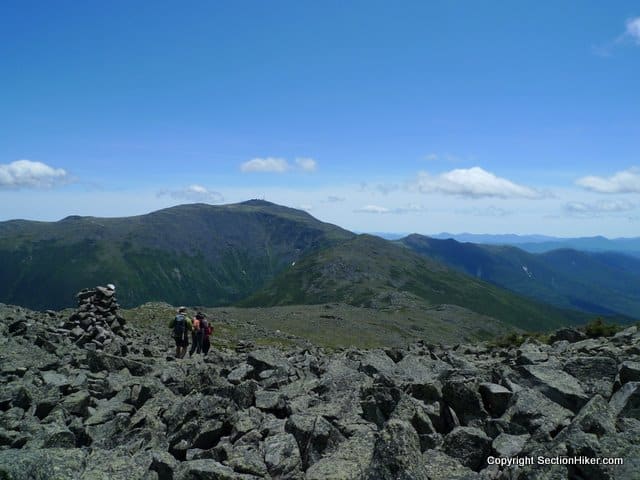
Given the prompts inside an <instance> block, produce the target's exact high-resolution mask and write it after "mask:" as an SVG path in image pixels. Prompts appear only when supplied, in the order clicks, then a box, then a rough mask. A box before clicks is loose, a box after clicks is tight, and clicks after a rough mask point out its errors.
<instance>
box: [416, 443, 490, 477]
mask: <svg viewBox="0 0 640 480" xmlns="http://www.w3.org/2000/svg"><path fill="white" fill-rule="evenodd" d="M422 459H423V463H424V467H425V470H426V472H427V475H428V477H429V479H430V480H479V479H480V478H481V477H480V475H479V474H477V473H476V472H474V471H473V470H471V469H470V468H468V467H465V466H464V465H462V464H461V463H460V462H459V461H458V460H457V459H455V458H452V457H450V456H449V455H447V454H446V453H444V452H441V451H439V450H427V451H425V452H424V453H423V454H422Z"/></svg>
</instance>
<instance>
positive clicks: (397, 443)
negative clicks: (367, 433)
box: [365, 419, 429, 480]
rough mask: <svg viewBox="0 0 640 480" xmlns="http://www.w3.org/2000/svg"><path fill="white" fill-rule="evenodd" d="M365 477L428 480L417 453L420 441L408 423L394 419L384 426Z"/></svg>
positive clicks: (394, 479) (392, 479)
mask: <svg viewBox="0 0 640 480" xmlns="http://www.w3.org/2000/svg"><path fill="white" fill-rule="evenodd" d="M365 477H366V478H368V479H369V478H370V479H374V478H375V479H380V480H409V479H424V480H428V478H429V477H428V474H427V470H426V468H425V465H424V463H423V462H422V456H421V453H420V439H419V438H418V434H417V433H416V431H415V430H414V429H413V427H412V426H411V425H410V424H409V423H408V422H404V421H402V420H396V419H392V420H389V421H388V422H387V424H386V425H385V428H384V429H383V430H382V431H381V432H380V433H379V435H378V438H377V440H376V443H375V447H374V452H373V459H372V461H371V464H370V466H369V469H368V470H367V473H366V476H365Z"/></svg>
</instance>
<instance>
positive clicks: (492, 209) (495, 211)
mask: <svg viewBox="0 0 640 480" xmlns="http://www.w3.org/2000/svg"><path fill="white" fill-rule="evenodd" d="M456 213H460V214H463V215H473V216H474V217H506V216H507V215H512V214H513V213H514V212H513V211H512V210H506V209H504V208H500V207H496V206H494V205H489V206H488V207H486V208H471V209H463V210H457V211H456Z"/></svg>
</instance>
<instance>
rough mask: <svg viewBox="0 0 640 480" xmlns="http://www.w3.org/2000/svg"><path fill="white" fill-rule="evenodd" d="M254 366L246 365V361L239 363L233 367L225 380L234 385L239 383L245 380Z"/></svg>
mask: <svg viewBox="0 0 640 480" xmlns="http://www.w3.org/2000/svg"><path fill="white" fill-rule="evenodd" d="M253 370H254V368H253V367H252V366H251V365H247V364H246V363H243V364H241V365H240V366H239V367H236V368H234V369H233V370H231V372H229V374H228V375H227V380H229V382H231V383H233V384H234V385H237V384H239V383H240V382H242V381H243V380H245V379H246V378H247V377H248V376H249V375H250V374H251V372H253Z"/></svg>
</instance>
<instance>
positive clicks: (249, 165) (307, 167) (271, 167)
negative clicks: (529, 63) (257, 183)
mask: <svg viewBox="0 0 640 480" xmlns="http://www.w3.org/2000/svg"><path fill="white" fill-rule="evenodd" d="M317 168H318V162H316V161H315V160H314V159H313V158H309V157H300V158H296V160H295V165H291V164H290V163H289V162H288V161H287V159H285V158H279V157H257V158H252V159H251V160H247V161H246V162H244V163H243V164H241V165H240V171H242V172H244V173H254V172H268V173H285V172H289V171H299V172H307V173H311V172H315V171H316V169H317Z"/></svg>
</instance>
